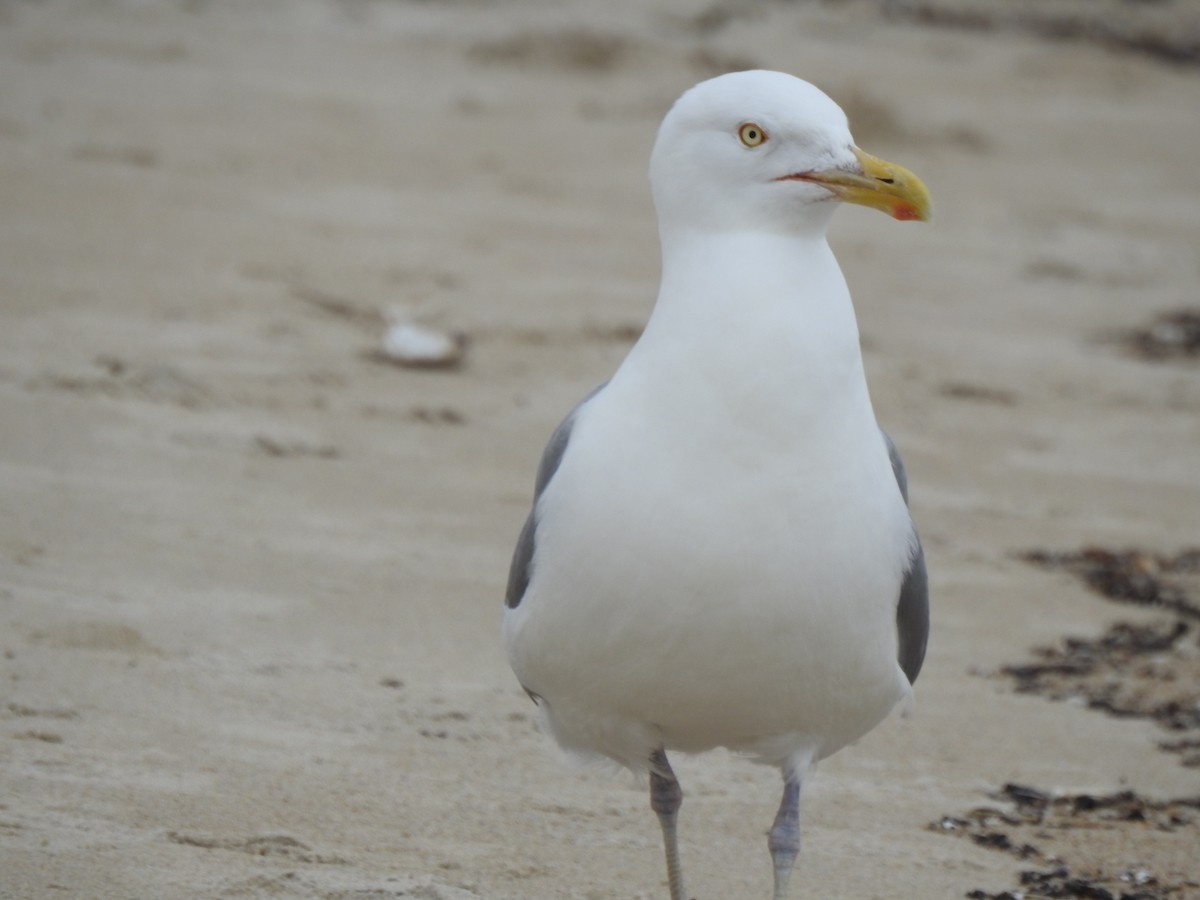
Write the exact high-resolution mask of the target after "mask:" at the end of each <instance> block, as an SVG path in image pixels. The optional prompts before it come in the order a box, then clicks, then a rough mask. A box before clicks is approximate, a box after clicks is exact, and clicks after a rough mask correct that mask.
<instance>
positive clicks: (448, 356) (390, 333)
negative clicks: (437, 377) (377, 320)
mask: <svg viewBox="0 0 1200 900" xmlns="http://www.w3.org/2000/svg"><path fill="white" fill-rule="evenodd" d="M466 349H467V337H466V335H464V334H462V333H461V332H446V331H439V330H437V329H436V328H429V327H427V326H425V325H417V324H416V323H414V322H397V323H396V324H394V325H392V326H391V327H390V328H388V330H387V333H386V334H384V336H383V355H384V357H385V358H387V359H388V360H390V361H392V362H395V363H398V364H399V365H402V366H412V367H413V368H425V369H437V368H450V367H452V366H457V365H459V364H460V363H461V362H462V360H463V354H464V353H465V352H466Z"/></svg>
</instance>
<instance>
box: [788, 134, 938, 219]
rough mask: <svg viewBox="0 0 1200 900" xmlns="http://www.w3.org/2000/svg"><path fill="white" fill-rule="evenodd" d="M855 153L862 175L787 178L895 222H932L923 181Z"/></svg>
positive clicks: (839, 173) (841, 173) (828, 172)
mask: <svg viewBox="0 0 1200 900" xmlns="http://www.w3.org/2000/svg"><path fill="white" fill-rule="evenodd" d="M852 149H853V150H854V155H855V156H857V157H858V163H859V165H860V166H861V167H862V172H861V173H859V172H850V171H846V170H844V169H828V170H826V171H823V172H804V173H801V174H799V175H788V176H785V178H787V179H790V180H796V181H810V182H812V183H813V184H819V185H821V187H824V188H827V189H828V190H829V191H830V192H831V193H833V194H834V196H836V197H837V198H838V199H839V200H843V201H845V202H846V203H857V204H859V205H861V206H869V207H871V209H878V210H880V211H882V212H885V213H887V214H888V215H889V216H891V217H892V218H893V219H902V220H910V219H915V220H917V221H920V222H925V221H928V220H929V217H930V214H931V213H932V209H931V206H930V200H929V191H928V190H927V189H926V187H925V185H924V184H922V183H921V179H920V178H918V177H917V176H916V175H914V174H913V173H912V172H910V171H909V170H908V169H906V168H904V167H903V166H898V165H896V164H894V163H890V162H887V161H886V160H882V159H880V158H879V157H877V156H872V155H871V154H870V153H865V152H863V151H862V150H859V149H858V148H857V147H854V148H852Z"/></svg>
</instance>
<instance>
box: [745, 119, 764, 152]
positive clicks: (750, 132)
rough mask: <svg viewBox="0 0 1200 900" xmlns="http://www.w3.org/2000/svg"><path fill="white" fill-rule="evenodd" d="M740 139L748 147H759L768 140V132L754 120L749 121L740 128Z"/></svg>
mask: <svg viewBox="0 0 1200 900" xmlns="http://www.w3.org/2000/svg"><path fill="white" fill-rule="evenodd" d="M738 140H740V141H741V142H742V144H743V145H745V146H747V147H757V146H758V145H759V144H762V143H765V142H766V140H767V133H766V132H765V131H763V130H762V129H761V128H759V127H758V126H757V125H755V124H754V123H753V122H747V123H746V124H744V125H743V126H742V127H741V128H739V129H738Z"/></svg>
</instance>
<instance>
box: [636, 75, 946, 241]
mask: <svg viewBox="0 0 1200 900" xmlns="http://www.w3.org/2000/svg"><path fill="white" fill-rule="evenodd" d="M650 183H651V188H652V190H653V192H654V205H655V207H656V208H657V210H658V216H659V221H660V223H661V226H662V228H664V229H669V228H689V229H698V230H704V231H718V232H719V231H768V232H781V233H814V232H816V233H823V232H824V230H825V228H826V227H827V226H828V224H829V219H830V216H831V215H832V213H833V210H834V208H836V206H837V205H838V204H837V202H836V201H842V202H847V203H856V204H860V205H862V206H869V207H871V208H873V209H878V210H881V211H883V212H886V213H888V214H889V215H891V216H892V217H893V218H896V219H916V220H925V219H928V218H929V213H930V203H929V192H928V191H927V190H926V189H925V185H923V184H922V183H921V180H920V179H919V178H917V176H916V175H914V174H913V173H912V172H910V171H908V170H907V169H904V168H902V167H900V166H897V165H894V164H892V163H888V162H885V161H884V160H881V159H878V158H877V157H874V156H871V155H870V154H869V153H866V152H864V151H862V150H860V149H859V148H858V147H857V146H856V145H855V143H854V139H853V138H852V137H851V135H850V128H849V125H848V123H847V121H846V114H845V113H844V112H842V110H841V107H839V106H838V105H837V104H836V103H834V102H833V101H832V100H831V99H829V97H827V96H826V95H825V94H824V93H822V92H821V91H820V90H818V89H817V88H816V87H814V86H813V85H811V84H809V83H808V82H807V81H802V80H801V79H799V78H794V77H793V76H791V75H785V74H783V73H782V72H766V71H750V72H733V73H730V74H728V75H721V76H718V77H717V78H712V79H710V80H708V81H703V82H701V83H700V84H698V85H696V86H695V87H693V88H691V89H690V90H689V91H687V92H686V93H684V94H683V96H681V97H680V98H679V99H678V100H677V101H676V102H675V105H674V106H673V107H672V108H671V111H670V112H669V113H667V116H666V118H665V119H663V123H662V126H661V127H660V128H659V131H658V140H657V141H656V142H655V145H654V152H653V154H652V155H651V158H650Z"/></svg>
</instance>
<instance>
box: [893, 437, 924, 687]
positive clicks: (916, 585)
mask: <svg viewBox="0 0 1200 900" xmlns="http://www.w3.org/2000/svg"><path fill="white" fill-rule="evenodd" d="M883 439H884V441H886V442H887V448H888V457H889V458H890V459H891V461H892V472H893V473H894V474H895V476H896V484H897V485H899V487H900V494H901V496H903V497H904V502H905V503H908V476H907V475H906V474H905V472H904V463H903V462H902V461H901V459H900V453H899V451H897V450H896V445H895V444H894V443H892V439H891V438H890V437H888V435H887V433H886V432H883ZM896 633H897V635H898V636H899V639H900V641H899V642H900V653H899V657H900V668H901V669H903V670H904V674H905V675H906V676H908V683H909V684H913V683H914V682H916V680H917V675H918V674H919V673H920V671H921V664H922V663H923V662H925V645H926V643H927V642H928V640H929V576H928V574H927V573H926V571H925V551H924V550H923V549H922V548H921V539H920V538H919V537H918V538H917V550H916V552H915V553H914V554H913V558H912V561H911V562H910V563H909V567H908V571H907V572H905V573H904V583H903V584H901V585H900V600H899V602H898V603H897V604H896Z"/></svg>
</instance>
